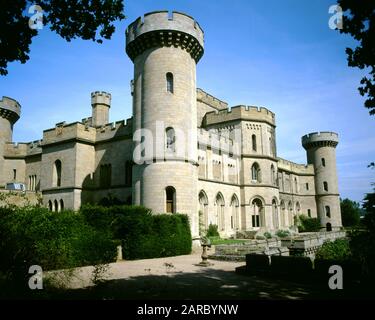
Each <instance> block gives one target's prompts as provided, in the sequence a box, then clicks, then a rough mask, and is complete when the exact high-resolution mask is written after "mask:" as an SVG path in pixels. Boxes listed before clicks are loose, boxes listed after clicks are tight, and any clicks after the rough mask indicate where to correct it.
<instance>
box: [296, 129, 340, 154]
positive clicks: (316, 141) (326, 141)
mask: <svg viewBox="0 0 375 320" xmlns="http://www.w3.org/2000/svg"><path fill="white" fill-rule="evenodd" d="M338 143H339V135H338V134H337V133H335V132H331V131H322V132H313V133H309V134H307V135H305V136H303V137H302V146H303V147H304V148H305V149H306V150H308V149H310V148H317V147H333V148H336V146H337V145H338Z"/></svg>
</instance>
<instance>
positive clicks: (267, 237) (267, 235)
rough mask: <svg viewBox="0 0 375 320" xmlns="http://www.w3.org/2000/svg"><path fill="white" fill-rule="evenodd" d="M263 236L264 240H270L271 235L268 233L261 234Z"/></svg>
mask: <svg viewBox="0 0 375 320" xmlns="http://www.w3.org/2000/svg"><path fill="white" fill-rule="evenodd" d="M263 236H264V237H265V238H266V239H271V238H272V234H271V233H269V232H268V231H267V232H265V233H263Z"/></svg>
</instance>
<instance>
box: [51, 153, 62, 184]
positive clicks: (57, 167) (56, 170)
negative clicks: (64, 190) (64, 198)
mask: <svg viewBox="0 0 375 320" xmlns="http://www.w3.org/2000/svg"><path fill="white" fill-rule="evenodd" d="M52 184H53V186H54V187H61V161H60V160H56V161H55V164H54V166H53V180H52Z"/></svg>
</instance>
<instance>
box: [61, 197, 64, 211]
mask: <svg viewBox="0 0 375 320" xmlns="http://www.w3.org/2000/svg"><path fill="white" fill-rule="evenodd" d="M60 210H61V211H63V210H64V201H63V199H61V200H60Z"/></svg>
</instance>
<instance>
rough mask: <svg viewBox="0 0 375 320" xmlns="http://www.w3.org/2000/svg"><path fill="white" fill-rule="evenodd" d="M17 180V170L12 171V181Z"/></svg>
mask: <svg viewBox="0 0 375 320" xmlns="http://www.w3.org/2000/svg"><path fill="white" fill-rule="evenodd" d="M16 179H17V170H16V169H13V180H16Z"/></svg>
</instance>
